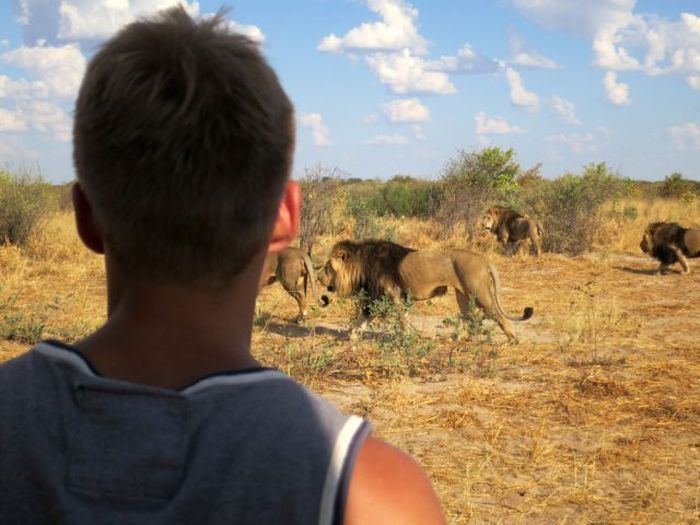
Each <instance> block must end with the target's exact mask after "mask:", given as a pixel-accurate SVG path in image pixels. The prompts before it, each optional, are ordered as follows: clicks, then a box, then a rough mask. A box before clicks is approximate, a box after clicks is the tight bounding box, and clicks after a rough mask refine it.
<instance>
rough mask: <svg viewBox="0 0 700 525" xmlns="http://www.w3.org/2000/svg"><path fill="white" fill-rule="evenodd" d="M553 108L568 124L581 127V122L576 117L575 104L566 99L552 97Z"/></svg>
mask: <svg viewBox="0 0 700 525" xmlns="http://www.w3.org/2000/svg"><path fill="white" fill-rule="evenodd" d="M552 107H553V108H554V111H556V112H557V113H558V114H559V116H560V117H561V119H562V121H563V122H565V123H567V124H573V125H579V124H581V121H580V120H579V119H578V117H576V106H575V105H574V103H573V102H571V101H569V100H566V99H565V98H562V97H559V96H557V95H554V96H553V97H552Z"/></svg>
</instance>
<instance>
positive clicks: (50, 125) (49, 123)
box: [27, 100, 72, 142]
mask: <svg viewBox="0 0 700 525" xmlns="http://www.w3.org/2000/svg"><path fill="white" fill-rule="evenodd" d="M27 118H28V121H29V122H30V123H31V126H32V128H34V129H36V130H38V131H41V132H43V133H49V132H51V133H53V136H54V137H55V138H56V139H57V140H60V141H61V142H69V141H70V139H71V127H72V126H71V118H70V116H69V115H68V113H67V112H66V111H65V110H63V108H61V107H59V106H57V105H55V104H53V103H51V102H48V101H45V100H36V101H34V102H32V103H31V104H30V105H29V112H28V116H27Z"/></svg>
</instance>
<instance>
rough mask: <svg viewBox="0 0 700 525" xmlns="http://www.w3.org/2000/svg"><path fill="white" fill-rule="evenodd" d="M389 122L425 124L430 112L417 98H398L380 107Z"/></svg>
mask: <svg viewBox="0 0 700 525" xmlns="http://www.w3.org/2000/svg"><path fill="white" fill-rule="evenodd" d="M381 109H382V112H383V113H384V114H385V115H386V117H387V118H388V119H389V122H425V121H427V120H430V111H428V108H427V107H425V106H424V105H423V104H421V102H420V100H418V99H417V98H399V99H396V100H392V101H391V102H388V103H386V104H384V105H383V106H382V108H381Z"/></svg>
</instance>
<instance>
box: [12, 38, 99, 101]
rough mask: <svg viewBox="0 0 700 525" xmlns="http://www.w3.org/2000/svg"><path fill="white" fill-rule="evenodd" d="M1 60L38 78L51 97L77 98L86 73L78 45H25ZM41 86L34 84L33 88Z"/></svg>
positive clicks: (84, 62) (13, 50)
mask: <svg viewBox="0 0 700 525" xmlns="http://www.w3.org/2000/svg"><path fill="white" fill-rule="evenodd" d="M0 59H1V60H2V61H4V62H6V63H8V64H11V65H13V66H17V67H21V68H23V69H25V70H27V71H29V72H30V73H33V74H34V75H35V76H36V77H38V81H39V82H42V83H44V84H45V85H46V88H47V89H48V90H49V92H50V93H49V94H51V95H55V96H58V97H66V98H73V97H75V96H76V95H77V93H78V89H79V88H80V82H81V81H82V79H83V74H84V72H85V65H86V61H85V57H84V56H83V54H82V53H81V52H80V49H79V48H78V46H77V45H76V44H69V45H65V46H61V47H51V46H37V47H26V46H22V47H19V48H16V49H12V50H11V51H7V52H5V53H2V54H0ZM37 88H38V86H37V85H36V84H35V85H34V89H37Z"/></svg>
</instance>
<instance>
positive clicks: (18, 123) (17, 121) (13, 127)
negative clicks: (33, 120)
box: [0, 108, 28, 132]
mask: <svg viewBox="0 0 700 525" xmlns="http://www.w3.org/2000/svg"><path fill="white" fill-rule="evenodd" d="M27 129H28V126H27V121H26V120H25V119H24V116H23V115H22V114H21V112H19V111H9V110H7V109H2V108H0V131H2V132H7V131H26V130H27Z"/></svg>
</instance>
